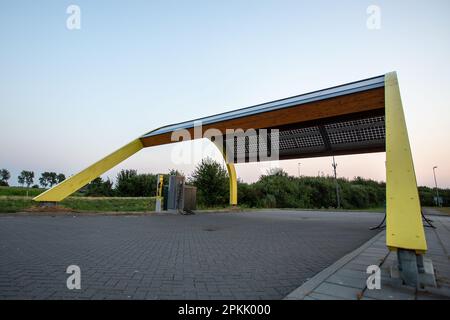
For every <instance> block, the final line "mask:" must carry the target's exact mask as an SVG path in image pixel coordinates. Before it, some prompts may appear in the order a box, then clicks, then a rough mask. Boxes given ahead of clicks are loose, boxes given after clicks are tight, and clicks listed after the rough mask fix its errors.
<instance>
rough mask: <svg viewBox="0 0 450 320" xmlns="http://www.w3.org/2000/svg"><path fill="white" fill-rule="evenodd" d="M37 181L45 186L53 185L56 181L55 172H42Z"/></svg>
mask: <svg viewBox="0 0 450 320" xmlns="http://www.w3.org/2000/svg"><path fill="white" fill-rule="evenodd" d="M39 183H40V184H41V185H42V186H43V187H44V188H46V187H47V186H49V187H50V188H51V187H53V185H55V184H56V183H58V179H57V174H56V172H43V173H42V174H41V177H40V178H39Z"/></svg>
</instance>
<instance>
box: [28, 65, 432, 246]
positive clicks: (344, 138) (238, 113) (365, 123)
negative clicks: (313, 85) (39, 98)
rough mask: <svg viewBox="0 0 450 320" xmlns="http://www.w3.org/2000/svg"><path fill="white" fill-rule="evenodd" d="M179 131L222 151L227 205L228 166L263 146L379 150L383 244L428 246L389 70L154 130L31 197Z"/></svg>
mask: <svg viewBox="0 0 450 320" xmlns="http://www.w3.org/2000/svg"><path fill="white" fill-rule="evenodd" d="M199 124H201V126H199ZM230 130H231V131H233V130H241V131H242V132H243V133H241V132H240V131H237V132H234V133H229V131H230ZM211 132H213V134H210V133H211ZM180 133H185V135H184V136H186V134H187V135H188V136H189V139H198V138H203V137H205V136H206V137H207V138H210V139H211V140H212V141H213V142H214V143H215V144H216V145H217V146H218V147H219V148H220V149H221V151H222V152H223V155H224V156H225V159H226V162H227V168H228V172H229V176H230V204H231V205H236V204H237V178H236V171H235V169H234V163H236V162H251V161H264V160H271V159H272V158H270V157H269V158H263V157H261V154H262V153H265V152H266V151H267V150H270V151H269V153H270V152H272V150H276V152H277V156H278V158H279V160H284V159H295V158H305V157H321V156H330V155H346V154H359V153H369V152H383V151H386V205H387V219H386V226H387V233H386V243H387V246H388V247H389V248H390V249H393V250H396V249H406V250H414V251H415V252H416V253H423V252H424V251H426V249H427V246H426V240H425V234H424V230H423V225H422V220H421V211H420V210H421V209H420V202H419V196H418V191H417V183H416V177H415V173H414V166H413V160H412V155H411V149H410V144H409V139H408V133H407V128H406V123H405V119H404V113H403V107H402V102H401V98H400V90H399V86H398V81H397V75H396V73H395V72H392V73H388V74H386V75H382V76H378V77H374V78H370V79H365V80H361V81H357V82H352V83H348V84H344V85H340V86H336V87H332V88H328V89H324V90H319V91H315V92H311V93H307V94H302V95H298V96H294V97H290V98H286V99H281V100H277V101H272V102H268V103H264V104H259V105H255V106H251V107H247V108H242V109H237V110H234V111H230V112H225V113H221V114H217V115H214V116H210V117H205V118H201V119H195V120H190V121H186V122H181V123H177V124H172V125H168V126H164V127H161V128H158V129H156V130H153V131H150V132H148V133H146V134H144V135H143V136H141V137H139V138H138V139H136V140H134V141H132V142H130V143H129V144H127V145H125V146H124V147H122V148H120V149H119V150H117V151H115V152H113V153H112V154H110V155H108V156H107V157H105V158H103V159H101V160H100V161H98V162H96V163H94V164H93V165H91V166H90V167H88V168H86V169H85V170H83V171H81V172H80V173H78V174H76V175H74V176H72V177H70V178H68V179H67V180H65V181H63V182H62V183H60V184H58V185H56V186H55V187H53V188H51V189H49V190H47V191H46V192H44V193H42V194H41V195H39V196H37V197H35V198H34V200H35V201H40V202H54V201H61V200H63V199H64V198H65V197H67V196H69V195H70V194H72V193H73V192H75V191H76V190H78V189H79V188H81V187H83V186H84V185H86V184H87V183H89V182H90V181H92V180H93V179H95V178H96V177H98V176H99V175H101V174H103V173H104V172H106V171H107V170H109V169H111V168H112V167H114V166H115V165H117V164H118V163H120V162H122V161H123V160H125V159H126V158H128V157H130V156H131V155H133V154H134V153H136V152H137V151H139V150H140V149H142V148H146V147H156V146H159V145H163V144H168V143H175V142H177V141H179V140H180V139H179V137H180V136H183V135H180ZM242 135H243V136H244V143H240V142H239V137H241V136H242ZM174 137H175V138H174ZM218 137H220V138H221V139H218ZM184 140H185V139H184ZM224 144H225V145H226V148H222V146H223V145H224ZM230 146H231V147H230ZM239 160H241V161H239Z"/></svg>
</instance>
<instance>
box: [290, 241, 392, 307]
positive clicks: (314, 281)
mask: <svg viewBox="0 0 450 320" xmlns="http://www.w3.org/2000/svg"><path fill="white" fill-rule="evenodd" d="M384 235H385V233H384V232H380V233H378V234H377V235H375V236H374V237H373V238H371V239H370V240H368V241H367V242H366V243H364V244H363V245H362V246H360V247H359V248H357V249H355V250H353V251H352V252H350V253H348V254H346V255H345V256H343V257H342V258H340V259H339V260H338V261H336V262H335V263H333V264H332V265H331V266H329V267H327V268H326V269H324V270H322V271H321V272H319V273H318V274H316V275H315V276H314V277H312V278H311V279H309V280H307V281H306V282H305V283H303V284H302V285H301V286H300V287H298V288H297V289H295V290H293V291H292V292H291V293H289V294H288V295H287V296H286V297H284V298H283V300H303V299H304V298H305V297H306V296H307V295H308V294H309V293H310V292H311V291H313V290H314V289H315V288H317V287H318V286H319V285H320V284H322V283H323V282H324V281H325V280H326V279H327V278H329V277H330V276H331V275H332V274H334V273H335V272H336V271H338V270H339V269H340V268H342V267H343V266H345V265H346V264H347V263H349V262H350V261H351V260H353V259H354V258H355V257H356V256H358V255H359V254H360V253H362V252H363V251H364V250H366V249H367V248H369V247H370V246H371V245H372V244H373V243H375V242H376V241H378V240H379V239H380V238H381V237H382V236H384Z"/></svg>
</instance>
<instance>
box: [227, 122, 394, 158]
mask: <svg viewBox="0 0 450 320" xmlns="http://www.w3.org/2000/svg"><path fill="white" fill-rule="evenodd" d="M275 135H276V132H275V130H271V131H267V132H266V133H265V135H264V136H263V135H262V133H260V131H258V130H256V131H254V132H252V133H250V134H247V135H246V134H240V135H237V136H233V137H228V138H227V140H226V142H227V143H228V148H229V149H228V150H230V151H231V150H233V152H234V162H253V161H263V160H264V159H261V158H260V156H261V155H264V157H268V156H273V155H274V153H278V155H279V159H286V158H302V157H311V156H321V155H322V156H325V155H332V154H340V153H344V151H351V152H352V153H358V152H371V151H382V149H383V148H384V144H385V135H386V133H385V124H384V116H371V117H366V118H361V119H356V120H350V121H334V122H329V123H325V124H321V125H315V126H309V127H302V128H290V129H280V130H279V131H278V139H276V137H275ZM347 153H348V152H347ZM266 160H274V159H266Z"/></svg>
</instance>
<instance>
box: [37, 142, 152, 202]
mask: <svg viewBox="0 0 450 320" xmlns="http://www.w3.org/2000/svg"><path fill="white" fill-rule="evenodd" d="M142 148H143V145H142V142H141V140H140V139H136V140H134V141H132V142H130V143H129V144H127V145H125V146H123V147H122V148H120V149H118V150H116V151H115V152H113V153H111V154H110V155H108V156H106V157H105V158H103V159H102V160H100V161H97V162H96V163H94V164H93V165H91V166H89V167H87V168H86V169H84V170H83V171H81V172H79V173H77V174H76V175H74V176H72V177H70V178H68V179H66V180H64V181H63V182H61V183H59V184H57V185H56V186H54V187H53V188H51V189H49V190H47V191H45V192H44V193H41V194H40V195H38V196H37V197H35V198H33V200H34V201H40V202H54V201H61V200H63V199H64V198H66V197H68V196H69V195H71V194H72V193H74V192H75V191H77V190H78V189H80V188H82V187H83V186H85V185H86V184H88V183H89V182H91V181H92V180H94V179H95V178H97V177H98V176H100V175H101V174H103V173H105V172H106V171H108V170H109V169H111V168H112V167H114V166H116V165H117V164H119V163H120V162H122V161H124V160H125V159H127V158H129V157H130V156H132V155H133V154H135V153H136V152H138V151H139V150H141V149H142Z"/></svg>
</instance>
